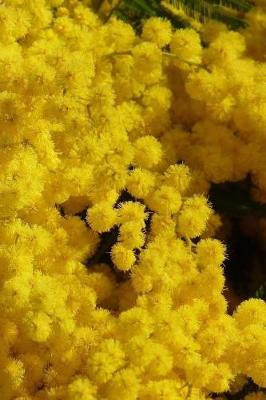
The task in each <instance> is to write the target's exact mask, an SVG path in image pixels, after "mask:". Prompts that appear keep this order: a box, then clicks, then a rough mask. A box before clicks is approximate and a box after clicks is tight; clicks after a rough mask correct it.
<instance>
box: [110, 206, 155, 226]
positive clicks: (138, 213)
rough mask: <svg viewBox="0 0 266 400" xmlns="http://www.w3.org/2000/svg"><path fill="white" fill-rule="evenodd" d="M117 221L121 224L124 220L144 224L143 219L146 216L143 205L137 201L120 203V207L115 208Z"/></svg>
mask: <svg viewBox="0 0 266 400" xmlns="http://www.w3.org/2000/svg"><path fill="white" fill-rule="evenodd" d="M117 213H118V222H119V223H120V224H123V223H125V222H130V221H134V222H140V223H142V224H143V227H144V226H145V225H144V221H145V219H146V218H147V216H148V215H147V213H146V212H145V206H144V205H143V204H141V203H139V202H133V201H125V202H124V203H122V204H121V206H120V208H118V209H117Z"/></svg>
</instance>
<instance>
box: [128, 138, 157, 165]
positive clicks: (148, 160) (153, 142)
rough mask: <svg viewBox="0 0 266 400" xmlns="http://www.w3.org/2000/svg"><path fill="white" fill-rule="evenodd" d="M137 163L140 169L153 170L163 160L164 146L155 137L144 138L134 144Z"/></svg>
mask: <svg viewBox="0 0 266 400" xmlns="http://www.w3.org/2000/svg"><path fill="white" fill-rule="evenodd" d="M134 148H135V163H136V164H137V165H138V166H139V167H143V168H147V169H149V168H153V167H154V166H156V165H157V164H158V163H159V162H160V161H161V158H162V145H161V143H160V142H159V141H158V140H157V139H155V137H153V136H142V137H140V138H139V139H137V140H136V142H135V143H134Z"/></svg>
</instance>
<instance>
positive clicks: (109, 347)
mask: <svg viewBox="0 0 266 400" xmlns="http://www.w3.org/2000/svg"><path fill="white" fill-rule="evenodd" d="M124 364H125V353H124V351H123V350H122V347H121V344H120V343H119V341H118V340H115V339H106V340H104V341H103V342H102V343H101V344H100V345H99V346H97V348H96V349H95V350H94V351H92V354H90V356H89V358H88V361H87V370H88V375H89V377H90V378H91V379H92V380H94V381H96V382H98V383H105V382H108V381H109V380H110V379H111V378H112V375H113V374H114V372H115V371H116V370H118V369H119V368H121V367H122V366H123V365H124Z"/></svg>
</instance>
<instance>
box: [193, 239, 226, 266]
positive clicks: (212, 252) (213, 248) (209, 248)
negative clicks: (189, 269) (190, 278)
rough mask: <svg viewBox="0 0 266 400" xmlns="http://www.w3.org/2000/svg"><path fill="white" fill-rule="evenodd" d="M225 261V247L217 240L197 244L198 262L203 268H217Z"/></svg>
mask: <svg viewBox="0 0 266 400" xmlns="http://www.w3.org/2000/svg"><path fill="white" fill-rule="evenodd" d="M224 259H225V246H224V245H223V244H222V243H221V242H220V241H219V240H216V239H202V240H201V241H200V242H199V243H198V244H197V262H198V264H199V266H200V267H201V268H204V266H213V267H217V266H219V265H221V264H222V263H223V261H224Z"/></svg>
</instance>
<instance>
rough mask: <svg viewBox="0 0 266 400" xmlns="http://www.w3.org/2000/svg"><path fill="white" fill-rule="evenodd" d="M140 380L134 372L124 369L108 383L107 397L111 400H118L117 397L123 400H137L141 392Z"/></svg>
mask: <svg viewBox="0 0 266 400" xmlns="http://www.w3.org/2000/svg"><path fill="white" fill-rule="evenodd" d="M139 386H140V383H139V379H138V378H137V374H136V373H135V371H134V370H130V369H128V368H127V369H123V370H121V371H118V372H116V373H115V375H114V376H113V378H112V380H111V381H110V382H108V384H107V388H106V397H107V398H108V399H109V400H117V396H118V395H119V398H120V399H121V400H136V399H137V397H138V391H139Z"/></svg>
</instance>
